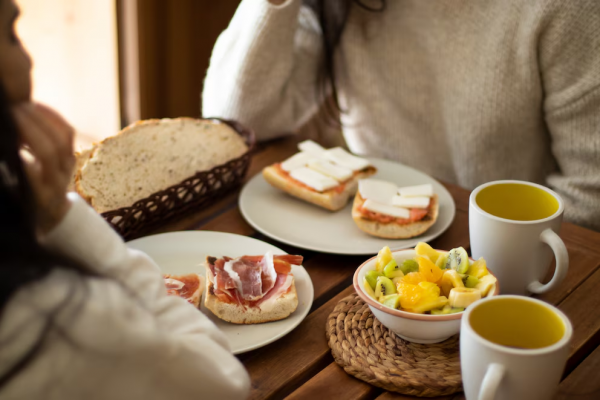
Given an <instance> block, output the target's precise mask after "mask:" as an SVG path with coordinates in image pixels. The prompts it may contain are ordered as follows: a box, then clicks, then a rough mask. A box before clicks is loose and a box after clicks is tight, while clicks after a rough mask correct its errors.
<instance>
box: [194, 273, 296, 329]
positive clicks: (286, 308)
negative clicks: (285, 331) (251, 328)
mask: <svg viewBox="0 0 600 400" xmlns="http://www.w3.org/2000/svg"><path fill="white" fill-rule="evenodd" d="M204 305H205V306H206V308H208V309H209V310H210V311H212V313H213V314H215V315H216V316H217V317H219V318H220V319H222V320H224V321H227V322H231V323H233V324H261V323H264V322H271V321H278V320H280V319H284V318H287V317H289V316H290V314H291V313H293V312H294V311H296V308H297V307H298V294H297V293H296V283H295V282H292V286H291V288H290V290H289V291H288V292H287V293H285V294H283V295H281V296H280V297H279V298H277V299H276V300H275V303H274V304H273V305H271V306H270V307H269V308H265V309H262V308H259V307H243V306H241V305H239V304H236V303H225V302H223V301H221V300H219V298H218V297H216V296H215V295H214V292H213V288H212V283H210V282H209V280H208V279H206V294H205V296H204Z"/></svg>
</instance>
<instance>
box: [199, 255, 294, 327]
mask: <svg viewBox="0 0 600 400" xmlns="http://www.w3.org/2000/svg"><path fill="white" fill-rule="evenodd" d="M301 264H302V256H294V255H275V256H274V255H273V253H271V252H270V251H268V252H267V253H266V254H265V255H264V256H243V257H239V258H229V257H223V258H219V259H217V258H215V257H207V258H206V278H207V279H206V296H205V300H204V305H205V306H206V308H208V309H209V310H210V311H212V312H213V314H215V315H216V316H217V317H219V318H221V319H222V320H225V321H227V322H232V323H234V324H259V323H263V322H270V321H277V320H280V319H284V318H287V317H288V316H289V315H290V314H291V313H293V312H294V311H295V310H296V307H298V295H297V293H296V285H295V282H294V276H293V275H292V273H291V271H292V265H301Z"/></svg>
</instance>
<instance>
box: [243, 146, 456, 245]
mask: <svg viewBox="0 0 600 400" xmlns="http://www.w3.org/2000/svg"><path fill="white" fill-rule="evenodd" d="M368 159H369V160H370V161H371V162H373V163H377V164H379V163H381V164H395V165H397V166H399V167H401V168H403V169H405V170H408V171H411V172H414V173H417V174H420V175H424V176H426V177H427V179H429V180H430V181H431V183H436V184H437V185H438V189H441V190H442V192H443V194H444V196H445V198H446V200H447V201H448V202H449V204H447V205H448V206H449V213H450V215H449V216H447V217H446V218H445V221H444V222H443V223H442V224H441V225H439V227H437V228H436V230H435V233H431V229H430V230H428V231H427V232H425V233H424V234H423V235H420V236H416V237H414V238H410V239H402V240H394V239H382V241H387V242H399V241H402V242H405V243H406V244H402V245H400V246H394V245H389V247H390V248H391V249H392V250H402V249H406V248H410V247H413V246H414V245H416V244H417V243H418V242H420V241H425V242H427V241H430V240H433V239H435V238H437V237H438V236H440V235H441V234H442V233H444V232H445V231H446V230H447V229H448V228H449V227H450V225H451V224H452V222H453V221H454V218H455V216H456V203H455V202H454V198H453V197H452V195H451V194H450V192H449V191H448V189H446V188H445V187H444V185H442V183H441V182H439V181H438V180H436V179H435V178H432V177H431V176H430V175H428V174H426V173H424V172H422V171H419V170H417V169H415V168H412V167H409V166H407V165H404V164H402V163H399V162H395V161H390V160H385V159H381V158H374V157H368ZM260 179H264V178H263V177H262V173H261V172H258V173H257V174H256V175H255V176H253V177H252V178H251V179H250V180H248V182H246V183H245V184H244V187H243V188H242V190H241V192H240V195H239V197H238V208H239V209H240V212H241V214H242V216H243V217H244V219H245V220H246V222H247V223H248V224H249V225H250V226H252V227H253V228H254V229H256V230H257V231H258V232H260V233H262V234H263V235H265V236H267V237H270V238H272V239H275V240H277V241H279V242H281V243H284V244H287V245H290V246H294V247H298V248H301V249H305V250H312V251H318V252H321V253H328V254H340V255H371V254H376V253H377V252H378V251H379V250H380V249H381V247H383V246H384V245H386V244H382V246H381V247H380V248H379V249H372V250H370V251H364V250H355V251H353V250H344V251H339V250H334V249H331V248H329V247H327V246H318V245H313V244H306V243H301V242H298V241H294V240H289V239H287V238H286V237H284V236H281V235H279V234H275V233H273V232H270V231H268V230H266V229H265V228H264V227H262V226H261V225H260V224H259V223H257V222H256V221H255V220H254V219H253V218H252V217H251V215H250V213H249V212H248V209H247V206H246V202H245V201H244V199H245V198H247V196H248V195H247V193H248V191H249V188H251V187H252V184H253V182H256V181H257V180H260ZM373 179H377V175H374V176H373ZM427 183H429V182H427ZM254 184H256V183H254ZM273 190H278V189H276V188H273ZM438 198H440V193H439V191H438ZM440 202H441V201H440ZM307 206H308V207H316V206H314V205H311V204H307ZM441 206H442V204H440V214H441V213H442V207H441ZM438 222H440V217H439V216H438V221H436V224H437V223H438ZM434 227H435V225H434ZM356 229H358V227H357V228H356ZM428 232H429V234H428ZM382 243H383V242H382Z"/></svg>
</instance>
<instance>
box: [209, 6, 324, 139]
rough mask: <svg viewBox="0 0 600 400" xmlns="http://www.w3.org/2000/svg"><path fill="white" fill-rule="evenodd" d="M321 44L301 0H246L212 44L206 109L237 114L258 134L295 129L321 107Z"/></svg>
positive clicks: (232, 116) (313, 20)
mask: <svg viewBox="0 0 600 400" xmlns="http://www.w3.org/2000/svg"><path fill="white" fill-rule="evenodd" d="M321 48H322V46H321V38H320V28H319V24H318V21H317V19H316V17H315V15H314V14H313V13H312V12H311V11H310V10H309V9H308V8H306V7H304V6H302V0H287V1H286V2H284V3H283V4H282V5H279V6H276V5H273V4H271V3H269V2H268V0H243V1H242V2H241V4H240V6H239V7H238V9H237V11H236V13H235V15H234V17H233V19H232V20H231V22H230V24H229V27H228V28H227V29H226V30H225V31H223V33H222V34H221V35H220V36H219V38H218V40H217V42H216V44H215V47H214V49H213V52H212V56H211V59H210V65H209V67H208V71H207V74H206V79H205V81H204V90H203V93H202V115H204V116H205V117H221V118H230V119H235V120H238V121H240V122H241V123H243V124H245V125H247V126H249V127H251V128H253V129H254V130H255V132H256V134H257V137H258V139H259V140H265V139H270V138H273V137H277V136H281V135H284V134H286V133H291V132H293V131H294V130H295V129H296V128H297V127H299V126H300V125H301V124H302V123H303V122H305V121H306V120H307V119H308V118H309V117H310V116H311V115H313V114H314V113H315V112H316V110H317V108H318V105H319V104H318V103H319V102H318V98H319V96H318V92H317V90H316V82H317V71H318V66H319V62H320V60H321V57H322V56H321Z"/></svg>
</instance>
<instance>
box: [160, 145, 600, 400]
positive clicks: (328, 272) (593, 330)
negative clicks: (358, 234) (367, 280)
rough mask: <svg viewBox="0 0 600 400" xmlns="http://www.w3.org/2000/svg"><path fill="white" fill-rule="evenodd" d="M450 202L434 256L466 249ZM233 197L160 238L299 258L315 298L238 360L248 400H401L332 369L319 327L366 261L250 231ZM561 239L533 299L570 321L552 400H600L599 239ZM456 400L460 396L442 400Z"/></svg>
mask: <svg viewBox="0 0 600 400" xmlns="http://www.w3.org/2000/svg"><path fill="white" fill-rule="evenodd" d="M297 140H298V139H296V138H287V139H281V140H277V141H274V142H271V143H269V144H268V145H266V146H263V147H262V148H260V149H258V150H257V151H256V154H255V155H254V158H253V161H252V164H251V167H250V171H249V173H248V176H247V179H250V178H251V177H252V176H254V175H255V174H257V173H259V172H260V171H261V169H262V168H263V167H264V166H267V165H269V164H272V163H274V162H276V161H281V160H282V159H284V158H286V157H288V156H290V155H291V154H293V153H295V152H296V151H297V150H296V143H297ZM445 186H446V188H447V189H448V190H449V191H450V193H451V194H452V196H453V197H454V201H455V202H456V217H455V219H454V222H453V223H452V225H451V226H450V228H449V229H448V230H447V231H446V232H445V233H444V234H442V235H441V236H440V237H439V238H437V239H436V240H434V241H432V242H431V244H432V246H433V247H434V248H438V249H451V248H454V247H458V246H463V247H465V248H467V249H468V248H469V225H468V211H469V207H468V201H469V192H468V191H467V190H465V189H462V188H459V187H458V186H454V185H449V184H446V185H445ZM238 196H239V190H238V191H236V192H234V193H231V194H229V195H227V196H226V197H224V198H223V199H222V200H220V201H219V202H218V203H216V204H214V205H212V206H210V207H208V208H207V209H205V210H202V211H200V212H198V213H196V214H193V215H190V216H188V217H186V218H184V219H181V220H179V221H177V222H175V223H172V224H170V225H168V226H166V227H164V228H163V229H161V230H160V231H156V232H154V233H160V232H169V231H176V230H209V231H221V232H230V233H236V234H240V235H245V236H251V237H254V238H256V239H259V240H263V241H265V242H269V243H272V244H274V245H276V246H277V247H280V248H282V249H283V250H285V251H287V252H288V253H291V254H301V255H303V256H304V260H305V261H304V268H306V270H307V271H308V273H309V275H310V277H311V279H312V282H313V285H314V290H315V293H314V295H315V297H314V302H313V305H312V308H311V310H310V313H309V314H308V316H307V317H306V319H305V320H304V321H303V322H302V323H301V324H300V325H299V326H298V327H297V328H296V329H295V330H293V331H292V332H290V333H289V334H287V335H286V336H284V337H283V338H282V339H279V340H278V341H276V342H274V343H271V344H270V345H267V346H265V347H262V348H260V349H257V350H254V351H251V352H249V353H245V354H241V355H240V356H239V358H240V360H241V361H242V362H243V363H244V365H245V366H246V368H247V369H248V372H249V373H250V377H251V378H252V391H251V394H250V398H251V399H280V398H288V399H311V400H313V399H321V398H327V399H377V400H384V399H404V398H409V396H402V395H398V394H394V393H390V392H386V391H384V390H382V389H380V388H377V387H374V386H371V385H369V384H367V383H365V382H363V381H360V380H358V379H355V378H353V377H352V376H350V375H347V374H346V373H345V372H344V370H343V369H342V368H340V367H339V366H338V365H337V364H335V362H334V361H333V357H332V355H331V352H330V349H329V347H328V345H327V340H326V338H325V322H326V319H327V316H328V315H329V314H330V313H331V311H332V310H333V308H334V306H335V305H336V304H337V303H338V301H339V300H340V299H342V298H344V297H345V296H348V295H349V294H351V293H353V291H354V289H353V287H352V276H353V274H354V271H355V269H356V267H357V266H359V265H360V264H361V263H362V262H363V261H364V260H365V259H366V258H368V257H367V256H341V255H332V254H322V253H318V252H313V251H307V250H304V249H299V248H294V247H291V246H288V245H285V244H282V243H279V242H277V241H275V240H272V239H270V238H268V237H266V236H264V235H262V234H260V233H258V232H257V231H256V230H254V229H253V228H252V227H251V226H250V225H248V224H247V223H246V222H245V221H244V219H243V217H242V215H241V214H240V211H239V208H238V205H237V201H238ZM560 236H561V237H562V239H563V240H564V241H565V244H566V245H567V249H568V251H569V258H570V269H569V274H568V276H567V278H566V280H565V282H563V284H562V285H561V286H560V288H559V289H557V290H554V291H552V292H551V293H548V294H544V295H541V296H538V297H539V298H540V299H542V300H544V301H547V302H549V303H551V304H554V305H556V306H557V307H558V308H560V309H561V310H562V311H563V312H565V314H566V315H567V316H568V317H569V318H570V319H571V322H572V323H573V327H574V336H573V343H572V348H571V353H570V357H569V360H568V363H567V367H566V371H565V377H564V379H563V381H562V383H561V384H560V388H559V394H558V395H557V398H559V399H568V398H577V399H600V347H599V346H598V344H599V343H600V233H597V232H594V231H590V230H588V229H584V228H581V227H578V226H575V225H573V224H569V223H564V224H563V226H562V229H561V232H560ZM443 398H444V399H454V398H456V399H462V398H464V396H463V394H462V393H460V394H458V395H455V396H450V397H443Z"/></svg>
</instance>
